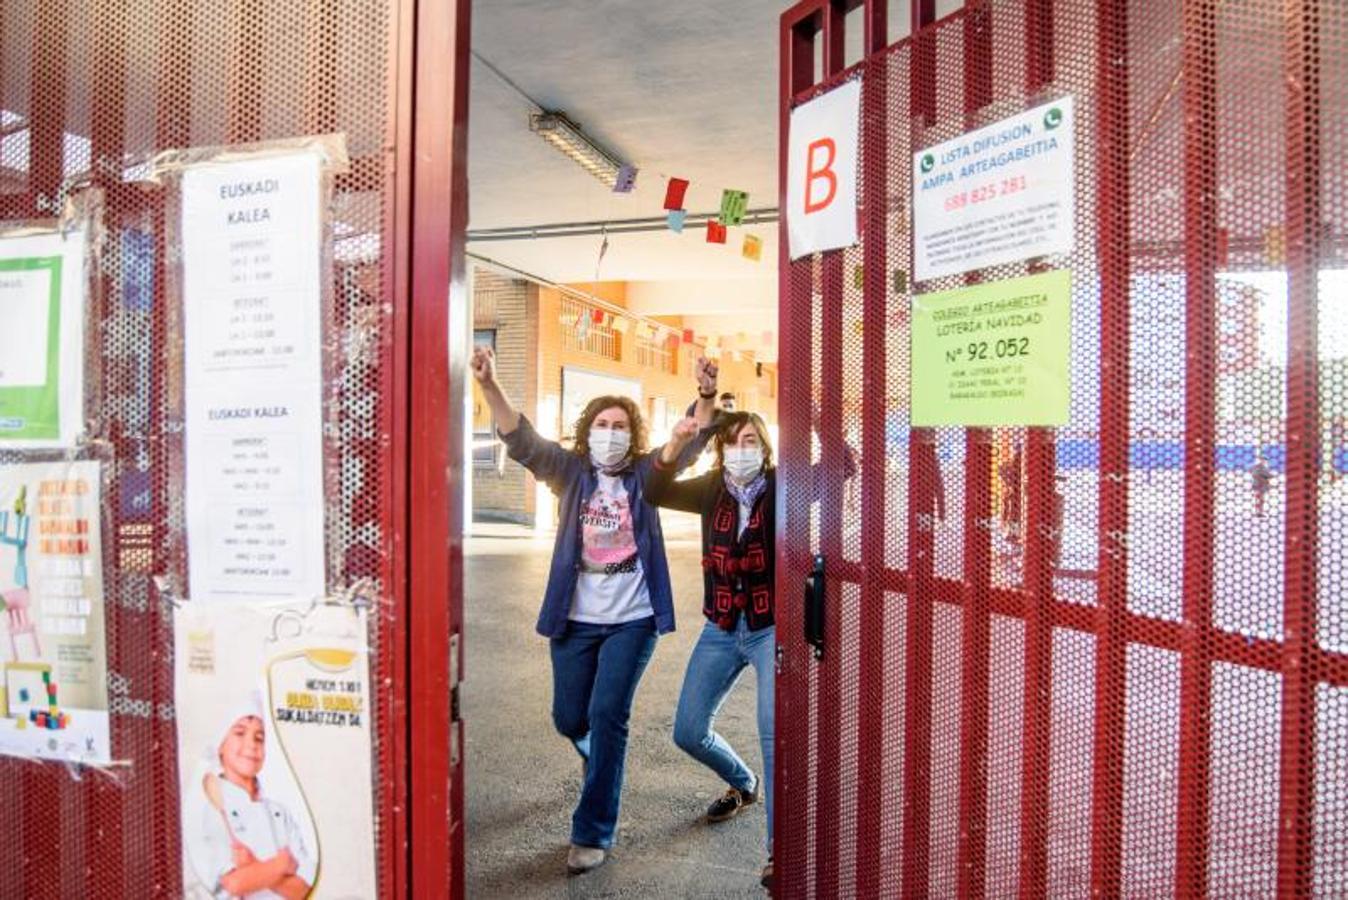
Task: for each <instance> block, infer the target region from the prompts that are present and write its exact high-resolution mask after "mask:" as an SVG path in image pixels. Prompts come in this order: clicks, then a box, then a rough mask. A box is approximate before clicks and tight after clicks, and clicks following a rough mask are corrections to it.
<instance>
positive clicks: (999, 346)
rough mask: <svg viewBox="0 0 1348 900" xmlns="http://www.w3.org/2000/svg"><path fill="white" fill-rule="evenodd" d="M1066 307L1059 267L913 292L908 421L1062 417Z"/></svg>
mask: <svg viewBox="0 0 1348 900" xmlns="http://www.w3.org/2000/svg"><path fill="white" fill-rule="evenodd" d="M1071 309H1072V273H1071V272H1069V271H1068V270H1066V269H1059V270H1057V271H1054V272H1044V273H1042V274H1039V275H1027V276H1025V277H1023V278H1010V279H1007V280H1005V281H994V282H989V283H987V284H974V285H969V286H968V287H962V288H956V289H954V290H949V291H940V292H937V293H933V294H921V295H919V296H916V297H914V298H913V315H912V341H913V344H912V357H911V358H912V373H911V374H912V391H913V409H912V423H913V426H914V427H919V428H927V427H938V426H942V425H959V426H973V427H996V426H999V425H1065V424H1067V419H1068V415H1069V412H1070V410H1069V405H1068V404H1069V399H1070V395H1069V385H1070V381H1071V379H1070V371H1069V367H1070V364H1071V352H1070V351H1071V335H1072V323H1071Z"/></svg>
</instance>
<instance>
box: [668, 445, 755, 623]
mask: <svg viewBox="0 0 1348 900" xmlns="http://www.w3.org/2000/svg"><path fill="white" fill-rule="evenodd" d="M674 475H675V472H674V471H673V470H672V469H666V468H664V467H663V466H661V465H660V464H659V462H657V463H656V465H655V469H654V471H652V473H651V477H650V478H649V479H648V480H647V482H646V489H645V497H646V500H647V502H649V503H653V504H655V505H656V506H664V507H667V508H669V509H678V510H682V511H684V512H694V513H697V514H698V515H700V516H701V517H702V572H703V585H704V589H703V594H702V614H703V615H705V616H706V617H707V618H708V619H710V620H711V621H713V622H715V623H716V624H717V625H719V626H721V627H722V628H724V629H725V630H727V631H732V630H734V628H735V626H736V625H737V623H738V622H739V617H740V615H744V616H745V617H746V618H747V619H748V624H749V630H750V631H758V630H760V629H763V628H767V627H769V626H771V625H772V624H773V623H774V621H775V619H774V617H773V613H774V610H775V606H776V605H775V603H774V602H773V581H774V575H775V559H776V557H775V556H774V550H775V544H774V537H775V532H776V516H775V515H774V510H775V500H774V487H775V485H776V477H775V476H776V473H775V472H774V471H773V470H771V469H769V470H768V473H767V480H768V484H767V489H766V490H764V491H763V494H762V496H760V497H759V498H758V500H757V501H755V503H754V507H753V510H752V512H751V513H750V515H749V525H748V527H747V528H745V529H744V536H743V537H738V536H737V534H736V533H737V531H738V530H739V529H738V525H739V503H738V502H737V501H736V500H735V498H734V497H733V496H732V495H731V493H730V492H729V491H728V490H726V488H725V479H724V476H723V475H722V474H721V470H720V469H713V470H712V471H710V472H708V473H707V474H705V475H700V476H698V477H697V478H689V479H687V480H686V481H675V480H674Z"/></svg>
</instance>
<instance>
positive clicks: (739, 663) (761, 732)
mask: <svg viewBox="0 0 1348 900" xmlns="http://www.w3.org/2000/svg"><path fill="white" fill-rule="evenodd" d="M747 666H753V667H754V672H755V673H756V674H757V676H758V742H759V745H760V746H761V748H762V752H763V778H762V781H761V782H760V783H759V784H757V785H756V786H757V787H758V792H759V797H760V798H761V799H763V800H765V801H766V802H767V809H768V854H769V855H771V854H772V749H773V743H772V742H773V736H774V728H773V721H774V713H773V695H774V692H773V688H774V684H775V680H776V677H777V629H776V628H775V627H773V628H763V629H760V630H759V631H750V630H749V628H748V626H747V625H746V624H745V621H744V617H743V616H741V617H740V620H739V623H738V624H737V625H736V627H735V630H734V631H725V630H723V629H721V627H720V626H718V625H716V623H714V622H708V623H707V624H706V625H704V626H703V628H702V635H701V637H699V638H698V640H697V646H696V647H694V648H693V655H692V656H690V657H689V658H688V671H687V673H686V674H685V675H684V676H683V690H682V692H680V694H679V710H678V712H677V713H675V714H674V743H676V744H678V745H679V748H680V749H682V750H683V751H685V752H686V753H688V754H689V755H690V756H692V757H693V758H694V759H696V760H697V761H698V762H700V763H702V764H703V765H705V766H707V767H708V768H710V769H711V770H712V771H713V772H715V773H716V774H717V775H719V776H720V777H721V778H722V779H723V780H724V781H725V782H726V784H728V785H730V786H731V787H734V788H739V789H740V790H742V791H747V790H749V789H751V788H753V787H755V783H754V773H753V771H752V770H751V769H750V768H749V767H748V766H747V765H745V762H744V760H743V759H741V758H740V756H739V754H738V753H736V752H735V749H734V748H733V747H731V746H730V744H729V743H727V742H726V740H725V738H723V737H721V736H720V735H719V734H717V733H716V731H715V730H714V729H713V726H714V725H715V723H716V715H717V713H719V712H720V711H721V706H722V705H723V704H724V703H725V699H726V697H728V696H729V695H730V691H731V689H733V688H734V687H735V683H736V682H737V681H739V677H740V675H741V674H742V673H743V672H744V669H745V668H746V667H747Z"/></svg>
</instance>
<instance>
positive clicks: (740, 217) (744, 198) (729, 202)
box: [719, 190, 749, 226]
mask: <svg viewBox="0 0 1348 900" xmlns="http://www.w3.org/2000/svg"><path fill="white" fill-rule="evenodd" d="M748 209H749V195H748V194H747V193H746V192H744V191H732V190H724V191H722V192H721V215H720V217H719V221H720V223H721V224H722V225H727V226H729V225H738V224H740V223H741V222H743V221H744V214H745V212H746V211H748Z"/></svg>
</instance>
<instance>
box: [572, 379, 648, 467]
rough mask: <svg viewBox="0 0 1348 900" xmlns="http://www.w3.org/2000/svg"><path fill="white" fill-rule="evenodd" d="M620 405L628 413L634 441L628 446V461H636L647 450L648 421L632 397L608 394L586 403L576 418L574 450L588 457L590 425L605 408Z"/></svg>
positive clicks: (578, 454) (577, 453)
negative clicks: (643, 417) (642, 416)
mask: <svg viewBox="0 0 1348 900" xmlns="http://www.w3.org/2000/svg"><path fill="white" fill-rule="evenodd" d="M615 406H616V407H618V408H619V409H621V410H622V411H623V412H625V413H627V424H628V428H629V429H630V430H631V432H632V443H631V445H630V446H629V447H628V448H627V460H626V461H627V462H629V463H630V462H632V461H634V460H635V459H636V458H637V457H639V456H642V455H643V454H645V452H646V422H645V420H644V419H642V418H641V408H640V407H639V406H637V404H636V401H635V400H633V399H632V398H630V397H618V396H615V395H612V394H606V395H605V396H603V397H595V398H594V399H593V400H591V401H590V402H589V403H587V404H585V409H584V411H582V412H581V414H580V418H579V419H577V420H576V426H575V429H574V433H575V444H574V445H573V446H572V448H571V449H572V451H573V452H575V454H576V455H577V456H583V457H586V458H587V459H588V458H589V456H590V426H591V425H593V424H594V420H595V418H596V417H597V416H598V415H599V414H600V413H601V412H603V411H604V410H606V409H612V408H613V407H615Z"/></svg>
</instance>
